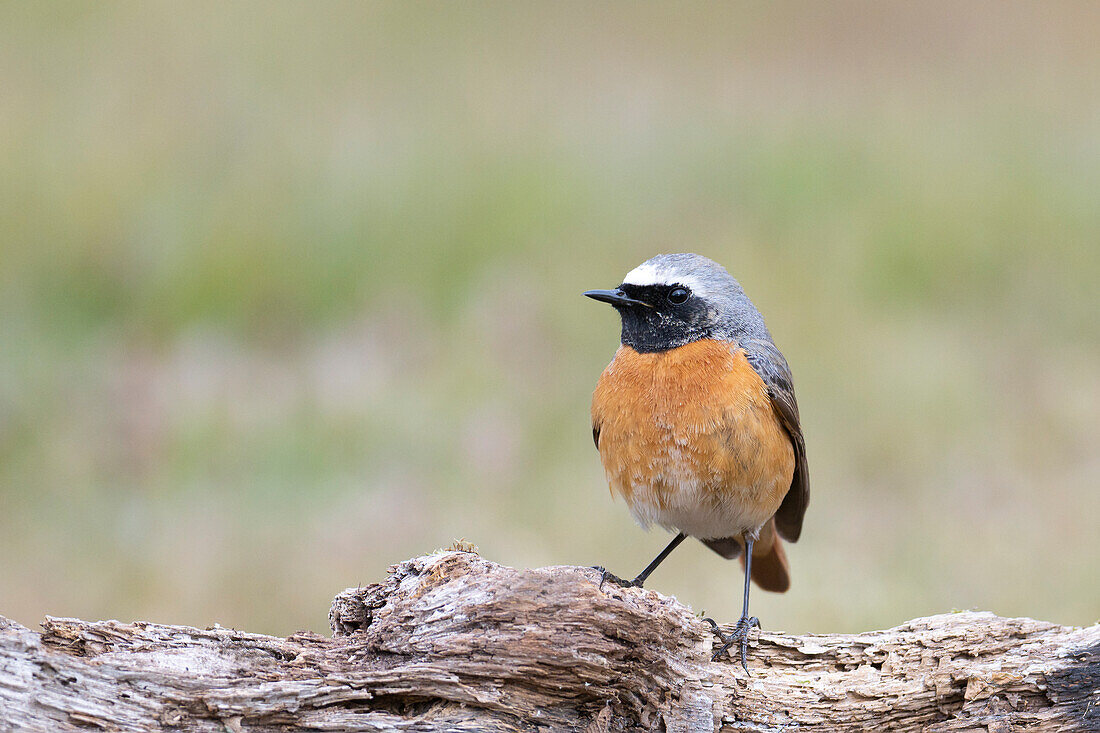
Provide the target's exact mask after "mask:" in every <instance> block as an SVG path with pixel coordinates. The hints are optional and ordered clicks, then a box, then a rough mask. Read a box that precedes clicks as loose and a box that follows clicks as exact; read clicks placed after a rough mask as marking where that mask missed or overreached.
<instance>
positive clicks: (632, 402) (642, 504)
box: [592, 339, 794, 538]
mask: <svg viewBox="0 0 1100 733" xmlns="http://www.w3.org/2000/svg"><path fill="white" fill-rule="evenodd" d="M592 421H593V426H594V427H597V428H598V429H599V432H600V437H599V450H600V459H601V461H602V462H603V465H604V469H605V471H606V473H607V478H608V482H609V484H610V486H611V490H612V492H613V493H616V494H618V495H620V496H622V497H623V498H624V499H625V500H626V502H627V504H628V506H630V509H631V512H632V513H633V514H634V516H635V518H636V519H638V521H640V522H641V523H642V524H643V525H648V524H649V523H650V522H657V523H659V524H662V525H664V526H667V527H670V528H676V529H679V530H681V531H683V532H686V533H687V534H690V535H693V536H696V537H701V538H715V537H728V536H731V535H737V534H740V533H741V532H744V531H747V530H753V529H756V528H758V527H760V525H762V524H763V523H764V522H766V521H767V520H768V519H770V518H771V517H772V515H774V514H775V512H776V510H777V509H778V508H779V505H780V503H781V502H782V501H783V496H784V495H785V494H786V492H787V489H788V488H789V487H790V485H791V478H792V476H793V474H794V449H793V447H792V446H791V442H790V438H789V436H788V435H787V433H786V431H785V430H784V429H783V426H782V425H781V424H780V422H779V419H778V417H777V416H776V414H775V411H774V410H773V408H772V405H771V398H770V397H769V396H768V391H767V387H766V386H765V384H764V382H763V380H762V379H761V378H760V376H759V375H758V374H757V373H756V372H755V371H754V370H753V368H752V366H751V365H750V364H749V363H748V360H747V359H746V358H745V354H744V352H743V351H742V350H741V349H739V348H738V347H737V346H736V345H734V344H731V343H728V342H723V341H714V340H709V339H705V340H701V341H696V342H693V343H690V344H687V345H686V346H681V347H679V348H676V349H670V350H668V351H662V352H656V353H644V354H643V353H639V352H637V351H635V350H634V349H632V348H630V347H628V346H622V347H620V348H619V350H618V352H617V353H616V354H615V358H614V360H613V361H612V362H611V364H609V365H608V367H607V369H606V370H604V373H603V374H602V375H601V377H600V380H599V383H598V384H597V385H596V391H595V393H594V394H593V397H592Z"/></svg>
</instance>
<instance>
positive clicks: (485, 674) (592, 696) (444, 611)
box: [0, 551, 1100, 733]
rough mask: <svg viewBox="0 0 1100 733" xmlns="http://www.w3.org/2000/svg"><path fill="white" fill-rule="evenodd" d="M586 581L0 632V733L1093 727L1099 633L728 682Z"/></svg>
mask: <svg viewBox="0 0 1100 733" xmlns="http://www.w3.org/2000/svg"><path fill="white" fill-rule="evenodd" d="M598 581H599V577H598V574H597V573H596V572H595V571H593V570H590V569H587V568H575V567H551V568H538V569H533V570H516V569H513V568H508V567H504V566H501V565H497V564H495V563H492V562H489V561H487V560H485V559H483V558H481V557H479V556H478V555H476V554H474V553H469V552H457V551H448V552H440V553H436V554H433V555H428V556H425V557H418V558H414V559H412V560H408V561H406V562H403V563H400V564H398V565H395V566H394V567H393V568H391V570H390V574H389V576H388V577H387V578H386V579H385V580H384V581H383V582H381V583H378V584H375V585H370V586H367V587H363V588H355V589H348V590H347V591H345V592H343V593H341V594H340V595H339V596H337V597H336V599H335V600H334V602H333V605H332V609H331V611H330V622H331V625H332V629H333V633H334V636H333V638H326V637H322V636H319V635H316V634H312V633H298V634H294V635H292V636H290V637H288V638H285V639H283V638H278V637H271V636H263V635H259V634H249V633H245V632H241V631H234V630H230V629H224V628H220V627H216V628H213V629H207V630H200V629H194V628H189V627H183V626H163V625H158V624H150V623H129V624H127V623H119V622H117V621H105V622H86V621H80V620H77V619H65V618H47V619H46V621H45V622H44V623H43V629H44V630H43V632H42V633H37V632H33V631H30V630H28V629H26V628H24V627H22V626H20V625H18V624H16V623H14V622H12V621H8V620H7V619H4V618H3V617H0V731H77V730H79V731H94V730H104V731H167V730H193V731H231V732H233V733H236V732H238V731H306V730H309V731H345V730H346V731H383V730H398V731H456V732H462V731H490V732H492V731H557V730H573V731H584V732H585V733H610V732H611V731H670V732H672V731H744V730H750V731H780V730H788V731H790V730H800V731H801V730H814V731H816V730H822V731H824V730H829V731H835V730H868V729H872V728H874V729H880V730H899V731H929V732H932V731H990V732H991V733H1007V732H1008V731H1078V730H1100V626H1091V627H1088V628H1084V629H1075V628H1068V627H1064V626H1057V625H1055V624H1050V623H1044V622H1041V621H1034V620H1032V619H1026V618H1020V619H1008V618H1000V617H998V616H995V615H993V614H990V613H972V612H967V613H954V614H945V615H940V616H932V617H928V618H919V619H914V620H913V621H910V622H909V623H907V624H904V625H902V626H899V627H897V628H893V629H888V630H885V631H873V632H868V633H863V634H828V635H804V636H793V635H788V634H782V633H772V632H761V633H759V635H754V637H753V643H752V646H751V649H750V660H749V665H750V670H751V675H746V674H745V673H744V671H743V670H742V669H741V667H740V665H739V664H737V663H734V662H730V661H719V662H712V661H711V654H712V650H713V648H714V644H715V639H714V637H713V636H712V635H711V633H710V631H709V627H708V626H707V624H705V623H704V622H702V621H701V620H700V619H699V618H697V617H696V616H695V615H694V614H693V613H692V612H691V611H690V610H689V609H688V608H686V607H685V606H683V605H682V604H680V603H678V602H677V601H676V600H675V599H672V598H669V597H667V596H664V595H661V594H660V593H658V592H655V591H652V590H642V589H638V588H626V589H624V588H619V587H617V586H612V585H606V586H604V588H602V589H601V588H600V587H599V586H598ZM725 631H727V632H728V631H729V629H728V628H726V629H725Z"/></svg>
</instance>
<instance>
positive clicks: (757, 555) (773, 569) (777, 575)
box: [741, 537, 791, 593]
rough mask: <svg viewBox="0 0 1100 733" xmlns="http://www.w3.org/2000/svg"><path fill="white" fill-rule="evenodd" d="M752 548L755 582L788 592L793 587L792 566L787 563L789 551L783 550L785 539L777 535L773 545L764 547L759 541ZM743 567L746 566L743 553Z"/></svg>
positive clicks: (777, 590) (768, 588) (779, 591)
mask: <svg viewBox="0 0 1100 733" xmlns="http://www.w3.org/2000/svg"><path fill="white" fill-rule="evenodd" d="M752 550H753V552H752V580H753V582H754V583H756V584H757V585H758V586H760V587H761V588H763V589H764V590H770V591H772V592H773V593H786V592H787V590H788V589H789V588H790V587H791V567H790V565H788V564H787V553H785V552H783V540H781V539H779V537H775V541H774V542H772V543H771V547H768V548H762V547H761V546H760V544H759V543H758V544H756V545H755V546H754V547H753V548H752ZM741 567H742V568H744V567H745V556H744V555H743V554H742V556H741Z"/></svg>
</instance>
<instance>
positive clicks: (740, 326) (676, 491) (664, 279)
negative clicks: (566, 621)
mask: <svg viewBox="0 0 1100 733" xmlns="http://www.w3.org/2000/svg"><path fill="white" fill-rule="evenodd" d="M585 295H587V296H588V297H589V298H594V299H596V300H599V301H603V302H605V303H610V304H611V305H613V306H614V307H615V310H617V311H618V312H619V315H620V316H621V318H622V338H621V341H622V345H621V346H620V347H619V349H618V351H617V352H616V353H615V358H614V359H613V360H612V361H611V363H610V364H609V365H608V366H607V368H606V369H605V370H604V372H603V374H602V375H601V376H600V379H599V382H598V383H597V384H596V390H595V392H594V393H593V395H592V438H593V440H595V442H596V449H597V450H598V451H599V453H600V461H601V462H602V463H603V467H604V471H605V472H606V473H607V480H608V483H609V484H610V487H611V492H612V494H614V495H618V496H620V497H622V498H623V500H625V501H626V504H627V507H629V509H630V513H631V514H632V515H633V516H634V518H635V520H637V521H638V523H639V524H641V525H642V526H643V527H646V528H648V527H649V525H650V524H652V523H657V524H659V525H661V526H663V527H665V528H666V529H669V530H672V531H675V532H677V534H676V536H675V537H674V538H673V540H672V541H671V542H670V543H669V544H668V546H667V547H666V548H665V549H664V550H662V551H661V553H660V554H659V555H658V556H657V557H656V559H654V560H653V562H651V563H650V564H649V565H648V566H647V567H646V568H645V570H643V571H642V572H641V573H639V574H638V576H637V577H636V578H634V580H632V581H629V582H627V581H622V580H620V579H619V578H616V577H615V576H613V575H611V574H610V573H607V571H604V578H605V579H606V578H612V579H613V580H615V581H616V582H618V583H620V584H621V585H626V586H637V587H641V585H642V584H643V583H644V582H645V580H646V578H648V577H649V575H650V573H652V572H653V571H654V570H655V569H656V568H657V566H658V565H660V564H661V562H662V561H663V560H664V559H665V558H666V557H668V555H669V554H670V553H671V552H672V551H673V550H674V549H676V547H677V546H678V545H679V544H680V543H681V542H683V541H684V539H685V538H687V537H689V536H690V537H695V538H697V539H699V540H702V542H703V544H705V545H706V546H707V547H709V548H710V549H712V550H714V551H715V552H717V553H718V554H719V555H721V556H722V557H725V558H727V559H733V558H735V557H738V556H740V557H741V562H742V564H743V566H744V569H745V596H744V606H743V608H742V612H741V619H740V620H739V621H738V622H737V626H736V627H735V629H734V631H733V633H732V634H730V635H729V636H728V637H724V636H722V634H721V632H720V631H719V630H718V625H717V624H716V623H714V621H711V620H710V619H707V621H709V622H710V624H711V626H712V627H713V628H714V631H715V634H717V636H718V637H719V639H721V640H722V644H723V645H722V647H721V648H720V649H719V650H718V651H717V652H716V653H715V655H714V658H715V659H718V658H719V657H721V656H722V655H724V654H727V653H728V650H729V648H730V647H731V646H733V645H734V644H736V643H740V646H741V665H742V666H743V667H744V668H745V671H746V672H748V665H747V663H746V654H747V651H748V636H749V632H750V630H751V629H752V628H753V627H754V626H755V627H759V625H760V622H759V620H758V619H756V618H750V617H749V585H750V584H749V579H750V578H751V579H752V580H754V581H756V584H757V585H759V586H760V587H761V588H763V589H764V590H769V591H775V592H779V593H782V592H784V591H786V590H787V589H788V588H789V587H790V572H789V566H788V564H787V556H786V554H785V553H784V550H783V543H782V540H781V539H780V538H782V539H783V540H787V541H789V542H795V541H796V540H797V539H798V536H799V534H801V532H802V517H803V516H804V515H805V513H806V505H807V504H808V502H809V499H810V485H809V476H808V469H807V466H806V445H805V441H804V440H803V437H802V428H801V426H800V425H799V419H798V403H797V402H796V401H795V396H794V385H793V383H792V380H791V370H790V367H789V366H787V360H786V359H785V358H784V357H783V354H782V353H780V351H779V349H778V348H776V346H775V343H774V342H773V341H772V337H771V334H770V333H769V332H768V329H767V328H766V327H765V326H764V318H763V316H761V315H760V312H759V311H758V310H757V309H756V307H755V306H754V305H753V304H752V301H751V300H749V297H748V296H747V295H745V291H744V290H743V289H742V288H741V285H740V284H739V283H738V282H737V280H735V279H734V278H733V277H732V276H730V274H729V273H728V272H726V270H725V268H723V267H722V266H721V265H719V264H718V263H716V262H713V261H712V260H709V259H707V258H706V257H702V256H700V255H696V254H662V255H657V256H656V257H653V258H652V259H649V260H647V261H645V262H643V263H642V264H641V265H639V266H638V267H636V268H634V269H633V270H631V271H630V272H629V273H627V275H626V277H625V278H624V279H623V282H622V284H620V285H619V286H618V287H617V288H616V289H614V290H589V291H588V292H586V293H585ZM600 569H601V570H602V568H600ZM601 583H602V581H601Z"/></svg>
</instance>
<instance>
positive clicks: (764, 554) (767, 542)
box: [703, 519, 791, 593]
mask: <svg viewBox="0 0 1100 733" xmlns="http://www.w3.org/2000/svg"><path fill="white" fill-rule="evenodd" d="M703 544H704V545H706V546H707V547H709V548H710V549H712V550H714V551H715V552H717V553H718V554H719V555H721V556H722V557H724V558H726V559H727V560H732V559H733V558H735V557H740V558H741V570H742V571H744V569H745V553H744V549H745V547H744V540H743V539H742V538H741V537H740V536H737V537H722V538H721V539H714V540H703ZM752 579H753V581H755V582H756V584H757V585H758V586H760V587H761V588H763V589H764V590H770V591H772V592H773V593H785V592H787V590H788V589H789V588H790V587H791V566H790V565H788V564H787V553H786V552H784V551H783V540H781V539H779V535H778V534H776V533H775V520H774V519H772V520H771V521H769V522H768V523H767V524H765V525H764V526H763V527H762V528H761V529H760V539H758V540H757V541H756V542H755V543H753V546H752Z"/></svg>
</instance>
